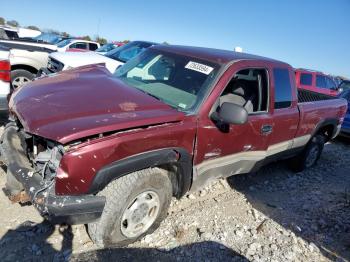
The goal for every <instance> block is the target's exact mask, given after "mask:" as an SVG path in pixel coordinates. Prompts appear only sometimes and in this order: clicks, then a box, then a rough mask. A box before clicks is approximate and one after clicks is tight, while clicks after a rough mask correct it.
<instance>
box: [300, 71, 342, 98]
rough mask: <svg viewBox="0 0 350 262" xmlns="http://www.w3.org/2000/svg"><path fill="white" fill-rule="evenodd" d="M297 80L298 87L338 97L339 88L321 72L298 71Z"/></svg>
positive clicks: (329, 77)
mask: <svg viewBox="0 0 350 262" xmlns="http://www.w3.org/2000/svg"><path fill="white" fill-rule="evenodd" d="M295 79H296V83H297V87H298V88H300V89H305V90H309V91H312V92H317V93H321V94H325V95H330V96H338V95H339V92H338V88H337V84H336V82H335V81H334V79H333V78H332V77H331V76H329V75H326V74H324V73H321V72H317V71H312V70H307V69H296V70H295Z"/></svg>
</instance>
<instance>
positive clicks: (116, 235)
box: [87, 168, 172, 247]
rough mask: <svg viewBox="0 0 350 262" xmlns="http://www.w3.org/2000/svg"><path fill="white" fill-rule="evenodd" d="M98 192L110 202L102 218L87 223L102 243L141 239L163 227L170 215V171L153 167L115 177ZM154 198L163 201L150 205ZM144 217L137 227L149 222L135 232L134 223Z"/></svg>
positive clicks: (123, 243)
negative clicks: (133, 232) (167, 216)
mask: <svg viewBox="0 0 350 262" xmlns="http://www.w3.org/2000/svg"><path fill="white" fill-rule="evenodd" d="M147 194H148V195H147ZM98 195H99V196H105V197H106V204H105V207H104V210H103V212H102V215H101V218H100V219H99V220H98V221H96V222H93V223H90V224H88V225H87V229H88V233H89V235H90V237H91V239H92V240H93V241H94V242H95V244H97V245H98V246H100V247H110V246H117V247H118V246H119V247H120V246H125V245H128V244H130V243H133V242H135V241H137V240H138V239H140V238H142V237H143V236H145V235H146V234H150V233H152V232H153V231H154V230H156V229H157V228H158V227H159V225H160V223H161V221H162V220H163V219H164V218H165V217H166V215H167V210H168V208H169V205H170V201H171V197H172V184H171V181H170V179H169V177H168V174H167V172H166V171H164V170H162V169H160V168H149V169H144V170H141V171H137V172H134V173H131V174H129V175H126V176H123V177H121V178H118V179H116V180H114V181H112V182H111V183H110V184H108V185H107V187H106V188H104V189H103V190H102V191H101V192H99V193H98ZM147 198H148V199H147ZM157 200H158V202H157ZM147 201H152V202H147ZM153 202H154V203H159V205H158V207H157V208H150V209H149V207H150V206H152V204H148V203H153ZM145 203H146V204H145ZM134 207H137V208H136V209H134ZM132 209H134V210H133V211H130V210H132ZM128 214H129V215H128ZM130 214H131V215H130ZM145 214H146V215H145ZM140 217H141V222H142V223H141V222H140V221H136V223H135V224H137V226H135V228H140V227H139V226H138V225H144V224H145V225H144V226H143V227H142V226H141V230H139V231H137V232H136V234H132V230H131V229H132V228H134V227H132V226H131V225H132V223H134V222H135V220H138V219H140ZM152 221H153V222H152ZM151 222H152V223H151ZM149 223H151V224H149Z"/></svg>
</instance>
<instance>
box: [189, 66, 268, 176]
mask: <svg viewBox="0 0 350 262" xmlns="http://www.w3.org/2000/svg"><path fill="white" fill-rule="evenodd" d="M238 64H240V66H239V65H238ZM269 79H271V75H270V70H269V69H268V68H266V65H262V64H259V62H256V63H253V62H248V61H244V62H243V61H242V62H237V63H235V64H233V65H232V66H231V68H229V69H228V70H227V71H226V73H225V74H224V75H223V77H222V78H221V79H220V81H219V82H218V84H217V85H216V87H215V88H214V90H213V92H212V94H211V96H210V97H209V98H208V99H207V102H208V103H211V105H210V106H209V107H207V108H206V107H205V105H204V113H203V114H202V115H201V116H200V119H199V123H198V133H197V136H198V139H197V151H196V154H195V164H196V172H195V174H196V176H197V177H194V179H199V180H200V181H206V180H208V179H209V178H212V177H213V176H214V177H228V176H231V175H235V174H241V173H248V172H251V171H252V170H253V169H254V167H256V166H257V165H258V164H259V163H260V162H261V161H263V160H264V159H265V157H266V152H267V149H268V145H269V138H270V134H271V133H272V127H273V119H272V115H271V113H270V111H271V110H270V109H271V105H270V103H269V101H270V99H269V93H270V86H269V83H270V81H269ZM236 80H239V81H240V82H244V83H247V84H246V86H245V87H244V88H245V89H248V91H249V92H250V93H251V95H249V96H246V97H245V98H244V99H246V100H249V99H251V97H254V99H251V100H253V101H252V102H253V104H254V109H253V111H251V112H249V116H248V121H247V122H246V123H245V124H242V125H233V124H226V129H223V128H222V127H220V126H219V125H218V123H215V122H214V121H213V120H212V119H211V118H210V115H211V114H212V112H213V111H215V110H217V107H219V106H220V105H219V102H218V101H219V100H220V97H222V96H223V95H225V94H226V93H227V90H228V89H230V90H232V87H230V86H234V84H233V85H232V83H233V82H232V81H236ZM250 88H251V89H250ZM251 91H253V92H251ZM256 97H258V100H257V99H256ZM209 101H210V102H209Z"/></svg>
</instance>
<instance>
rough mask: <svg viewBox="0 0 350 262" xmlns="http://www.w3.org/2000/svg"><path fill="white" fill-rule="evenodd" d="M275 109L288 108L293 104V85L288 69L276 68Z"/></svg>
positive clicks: (274, 72)
mask: <svg viewBox="0 0 350 262" xmlns="http://www.w3.org/2000/svg"><path fill="white" fill-rule="evenodd" d="M273 74H274V79H275V109H281V108H288V107H290V106H291V105H292V86H291V84H290V77H289V71H288V69H284V68H275V69H274V70H273Z"/></svg>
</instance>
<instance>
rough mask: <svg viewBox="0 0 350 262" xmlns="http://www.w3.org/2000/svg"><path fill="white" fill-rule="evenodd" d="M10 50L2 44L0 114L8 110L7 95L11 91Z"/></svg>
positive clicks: (0, 55) (0, 49)
mask: <svg viewBox="0 0 350 262" xmlns="http://www.w3.org/2000/svg"><path fill="white" fill-rule="evenodd" d="M9 58H10V52H9V48H6V47H3V46H1V45H0V116H1V117H2V116H3V115H4V113H6V112H7V110H8V105H7V96H8V94H9V93H10V69H11V65H10V61H9Z"/></svg>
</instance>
